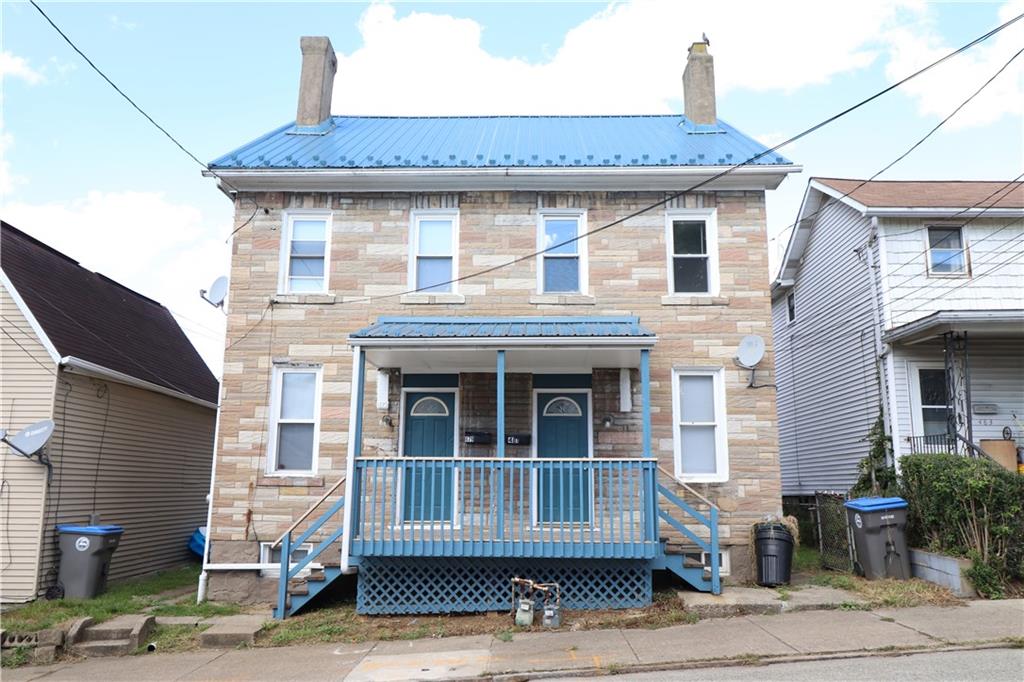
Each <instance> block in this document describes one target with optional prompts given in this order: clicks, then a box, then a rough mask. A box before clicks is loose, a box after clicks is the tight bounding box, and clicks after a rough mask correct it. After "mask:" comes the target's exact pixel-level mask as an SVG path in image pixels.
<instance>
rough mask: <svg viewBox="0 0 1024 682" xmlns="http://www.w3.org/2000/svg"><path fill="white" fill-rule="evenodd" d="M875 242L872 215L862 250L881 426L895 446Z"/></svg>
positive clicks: (874, 224) (879, 242) (876, 236)
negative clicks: (866, 275) (866, 278)
mask: <svg viewBox="0 0 1024 682" xmlns="http://www.w3.org/2000/svg"><path fill="white" fill-rule="evenodd" d="M875 244H878V248H879V251H881V249H882V243H881V241H880V240H879V237H878V218H877V217H872V218H871V238H870V239H869V240H868V243H867V245H866V246H865V248H864V251H865V256H866V261H867V266H868V277H869V278H870V282H871V316H872V320H873V323H872V327H873V330H872V331H873V336H874V341H875V375H876V377H877V380H878V397H879V400H880V402H881V403H882V427H883V428H884V429H885V433H886V435H888V436H889V437H890V438H893V446H894V447H895V438H894V437H893V416H892V411H891V405H890V395H889V394H890V391H889V371H888V366H889V364H890V362H889V361H890V359H891V355H892V352H891V349H890V348H889V345H888V344H886V343H884V342H883V341H882V311H881V307H882V300H881V292H880V291H879V285H880V281H879V280H880V278H881V273H876V272H875V252H874V249H873V247H874V245H875ZM894 459H895V457H894ZM888 464H893V465H895V462H888Z"/></svg>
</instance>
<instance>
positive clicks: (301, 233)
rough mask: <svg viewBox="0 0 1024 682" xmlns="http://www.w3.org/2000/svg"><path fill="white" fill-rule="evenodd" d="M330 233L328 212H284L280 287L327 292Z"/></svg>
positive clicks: (291, 291)
mask: <svg viewBox="0 0 1024 682" xmlns="http://www.w3.org/2000/svg"><path fill="white" fill-rule="evenodd" d="M330 236H331V214H330V213H329V212H324V211H319V212H306V211H301V212H295V213H292V212H288V213H286V214H285V225H284V230H283V234H282V239H283V241H282V244H281V277H280V281H279V282H278V290H279V291H281V292H282V293H286V294H308V293H314V294H321V293H326V292H327V273H328V260H329V254H330Z"/></svg>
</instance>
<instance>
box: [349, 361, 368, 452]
mask: <svg viewBox="0 0 1024 682" xmlns="http://www.w3.org/2000/svg"><path fill="white" fill-rule="evenodd" d="M357 353H358V358H357V360H356V367H355V370H356V371H355V372H354V373H353V376H352V381H353V383H354V384H355V386H354V387H353V388H354V390H353V391H352V395H353V399H354V400H355V410H353V416H354V418H355V427H354V428H353V429H352V437H353V438H354V439H355V443H354V446H355V447H354V448H353V449H352V454H353V456H355V457H358V456H359V455H361V454H363V399H364V397H365V393H366V351H364V350H363V349H362V348H359V349H358V350H357Z"/></svg>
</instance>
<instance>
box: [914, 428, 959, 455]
mask: <svg viewBox="0 0 1024 682" xmlns="http://www.w3.org/2000/svg"><path fill="white" fill-rule="evenodd" d="M907 440H908V441H910V454H912V455H922V454H923V455H933V454H941V453H944V452H950V453H955V452H956V451H957V447H956V438H954V437H952V436H950V435H949V434H946V433H933V434H928V435H926V436H909V437H908V438H907Z"/></svg>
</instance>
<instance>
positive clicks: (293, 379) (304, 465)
mask: <svg viewBox="0 0 1024 682" xmlns="http://www.w3.org/2000/svg"><path fill="white" fill-rule="evenodd" d="M270 409H271V423H270V450H269V457H268V458H267V469H268V472H269V473H274V474H283V475H290V476H295V475H309V474H312V473H314V472H315V471H316V459H317V452H318V450H319V446H318V440H319V432H320V424H319V421H320V369H319V368H317V367H291V366H289V367H277V368H275V370H274V386H273V397H272V400H271V406H270Z"/></svg>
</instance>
